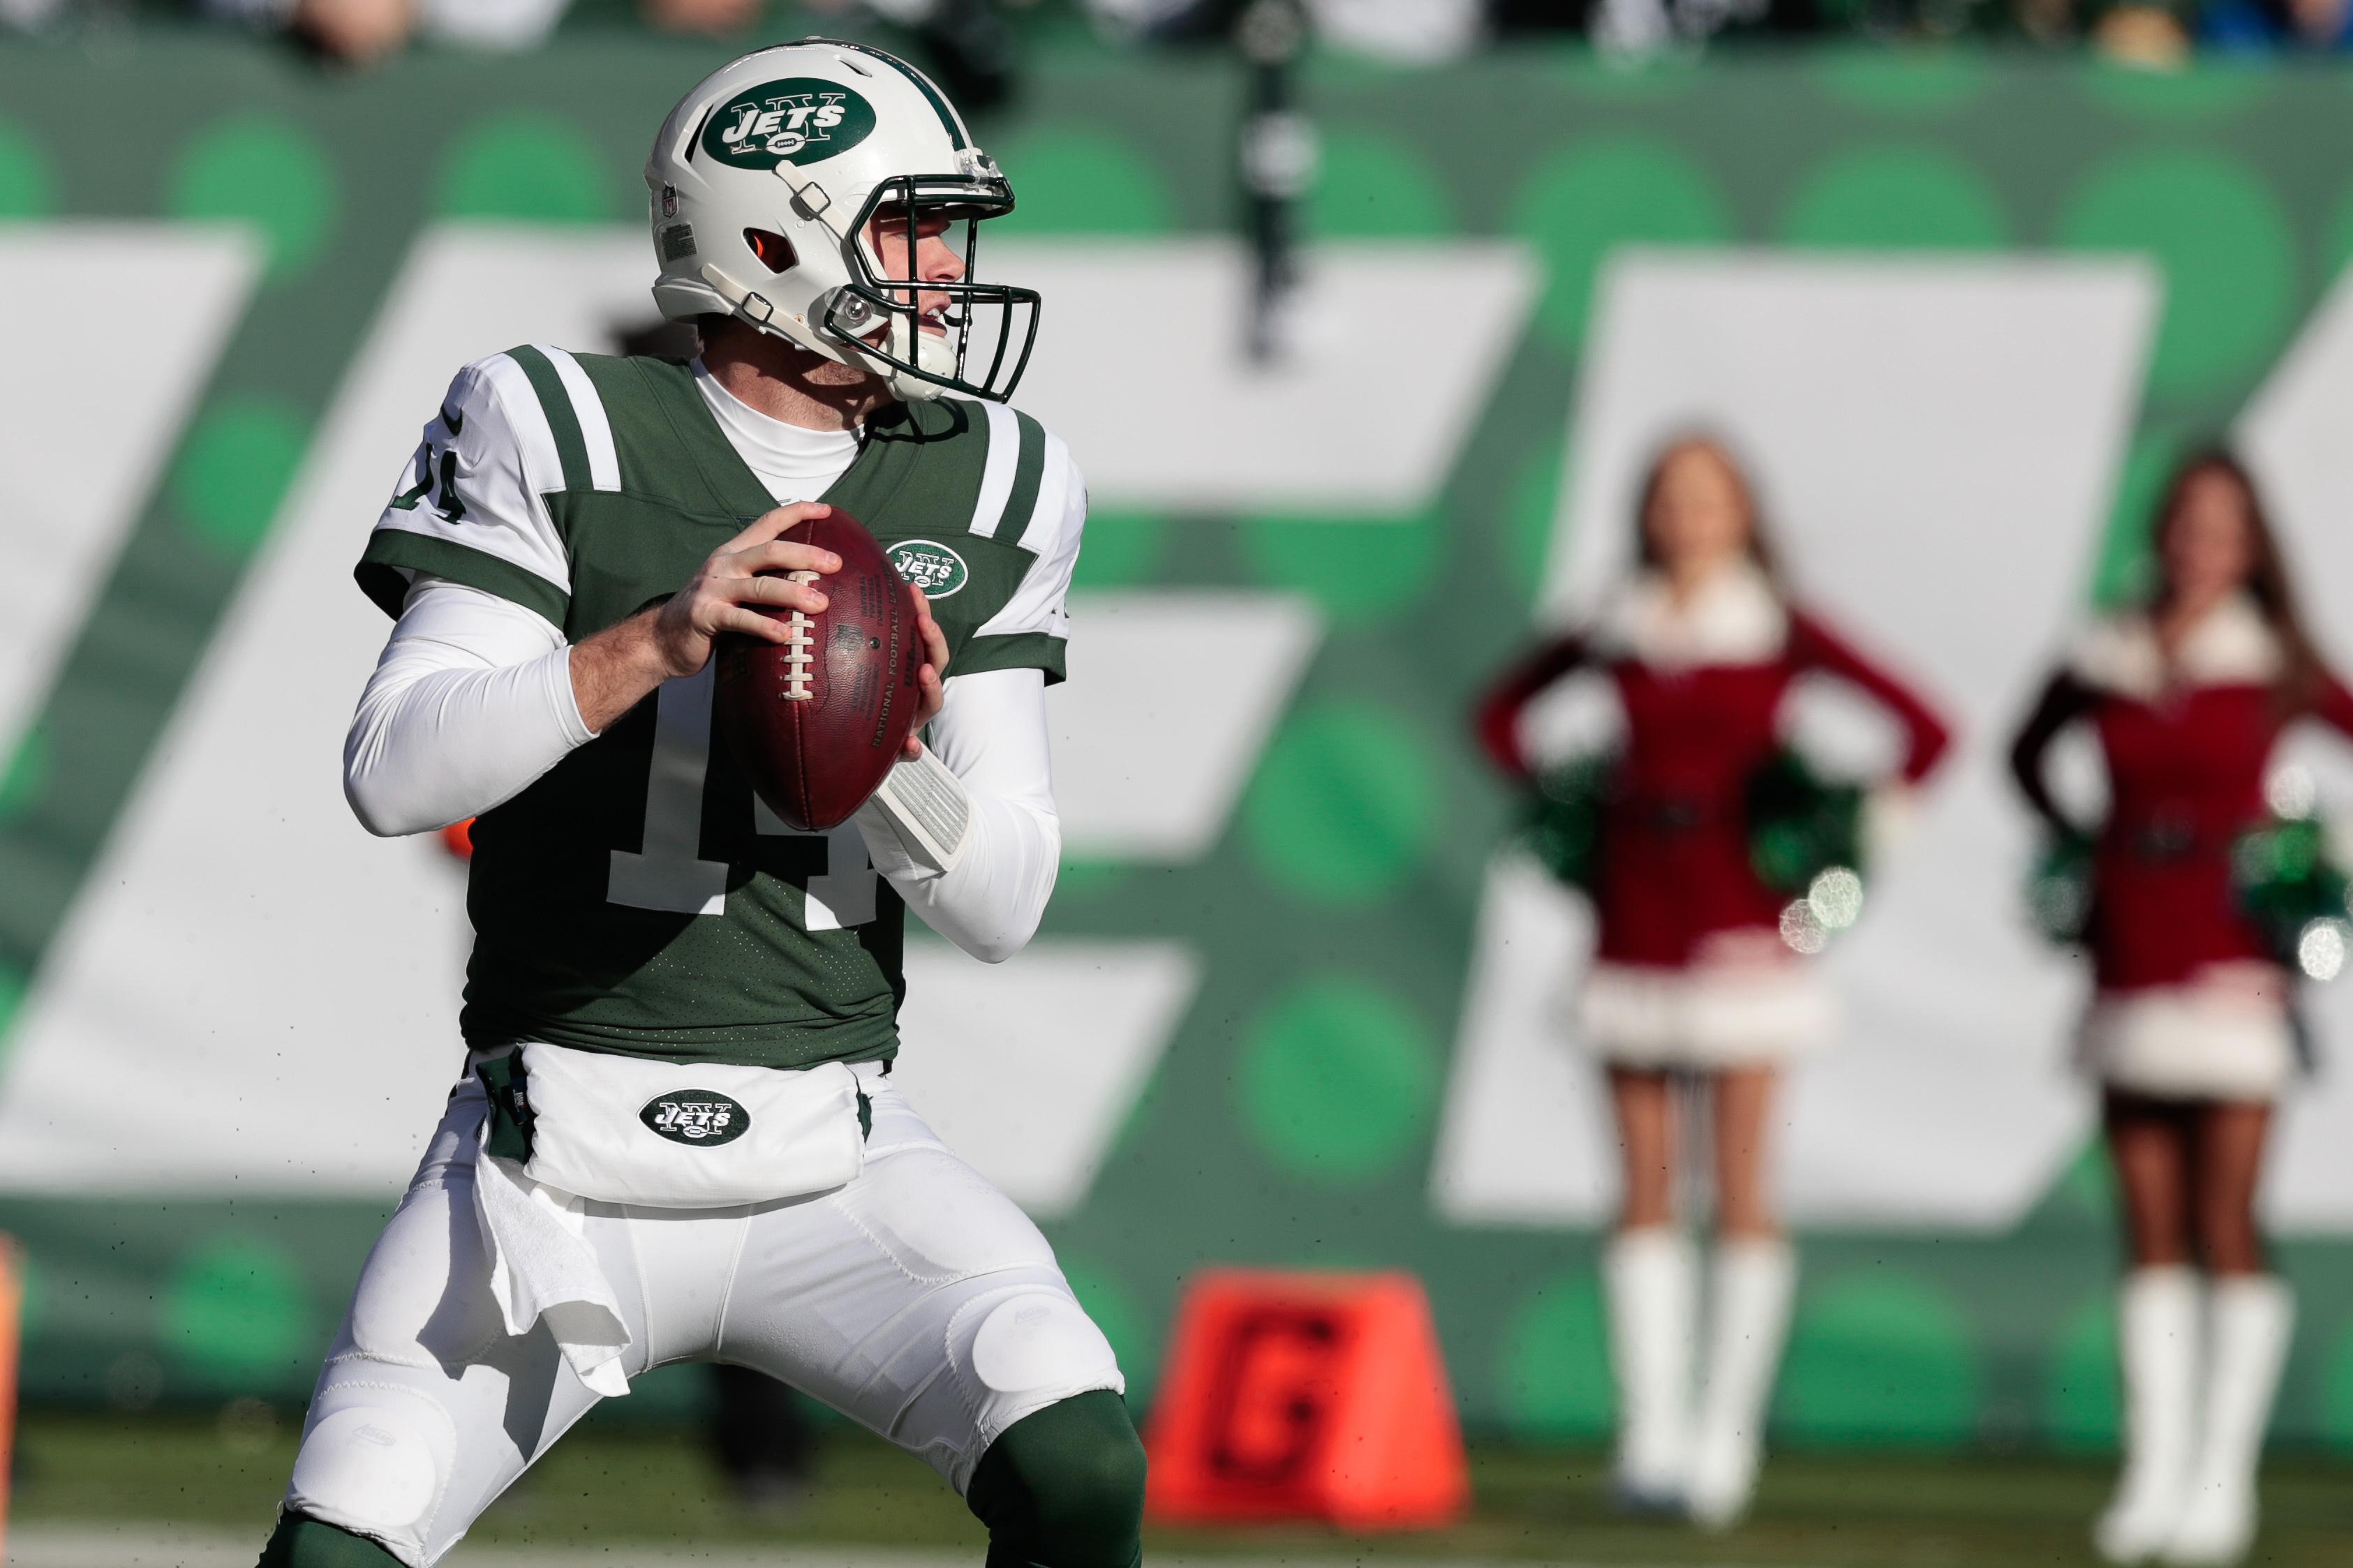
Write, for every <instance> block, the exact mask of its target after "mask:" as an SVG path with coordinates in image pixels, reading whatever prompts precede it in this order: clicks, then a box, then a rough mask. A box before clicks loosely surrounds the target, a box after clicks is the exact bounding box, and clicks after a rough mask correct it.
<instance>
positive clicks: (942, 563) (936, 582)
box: [889, 539, 972, 599]
mask: <svg viewBox="0 0 2353 1568" xmlns="http://www.w3.org/2000/svg"><path fill="white" fill-rule="evenodd" d="M889 553H890V556H891V564H892V565H893V566H896V567H897V568H898V569H899V575H900V576H902V577H904V578H905V579H906V580H907V581H908V582H909V583H911V584H913V585H914V586H916V587H917V588H920V589H922V590H923V597H924V598H926V599H944V598H946V597H947V596H948V595H950V594H953V593H955V591H956V590H957V589H958V588H961V587H963V586H964V585H965V583H966V582H968V581H969V580H970V579H971V577H972V569H971V568H970V567H968V566H966V565H965V563H964V557H963V556H961V555H958V554H957V553H956V552H955V551H953V550H950V549H949V548H948V547H947V546H946V545H944V544H941V543H938V542H935V541H933V540H929V539H910V540H906V541H904V542H901V543H898V544H894V545H892V546H891V549H890V552H889Z"/></svg>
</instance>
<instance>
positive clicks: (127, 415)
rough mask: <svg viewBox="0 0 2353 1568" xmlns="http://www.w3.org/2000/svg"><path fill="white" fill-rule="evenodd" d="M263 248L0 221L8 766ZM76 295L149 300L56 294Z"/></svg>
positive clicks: (220, 239) (224, 239)
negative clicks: (91, 306) (72, 304)
mask: <svg viewBox="0 0 2353 1568" xmlns="http://www.w3.org/2000/svg"><path fill="white" fill-rule="evenodd" d="M261 259H262V258H261V251H260V248H259V247H258V246H257V245H256V244H255V243H254V240H253V238H252V237H251V236H250V235H249V234H248V232H247V231H245V230H244V229H241V228H229V227H219V226H210V225H206V226H196V225H190V224H179V223H169V224H163V223H137V224H134V223H94V222H76V223H45V224H6V225H0V342H5V343H6V344H7V345H8V352H7V353H6V354H5V355H0V768H5V766H6V765H7V761H8V758H9V756H10V755H11V754H12V753H13V752H15V751H16V742H17V741H18V739H19V738H20V737H21V736H22V735H23V733H24V729H25V726H26V724H27V723H29V722H31V721H32V718H33V714H34V712H35V710H37V708H38V706H39V704H40V701H41V700H42V698H43V697H45V696H46V695H47V692H48V689H49V683H50V681H51V680H53V679H55V678H56V676H57V672H58V662H59V661H60V660H61V659H62V658H64V656H65V651H66V647H67V646H68V645H69V643H70V642H71V640H72V639H73V637H75V636H76V635H77V634H78V633H79V631H80V630H81V627H82V623H83V622H84V621H85V620H86V619H88V618H89V615H90V603H91V599H92V596H93V595H95V594H96V593H97V591H98V586H99V584H100V582H101V581H103V580H104V578H105V576H106V574H107V572H108V570H109V569H110V568H111V567H112V565H113V564H114V559H115V556H116V554H117V553H118V552H120V551H121V545H122V542H123V540H124V538H125V537H127V536H128V535H129V533H130V531H131V529H132V525H133V524H134V523H136V522H137V521H138V519H139V514H140V511H141V510H142V506H143V504H144V503H145V501H146V500H147V499H148V497H149V496H150V495H151V494H153V491H154V489H155V484H156V481H157V479H159V478H160V477H161V474H162V471H163V466H164V459H165V458H168V457H169V456H170V455H171V452H172V448H173V447H174V444H175V443H176V442H177V441H178V439H179V437H180V434H181V432H182V430H183V429H184V428H185V426H186V424H187V421H188V416H189V415H190V414H191V413H192V412H193V409H194V405H195V399H196V395H197V394H198V393H199V392H200V391H202V390H203V388H204V385H205V382H206V377H208V376H209V375H210V374H212V369H213V364H214V362H215V361H216V359H218V358H219V356H220V351H221V346H222V344H224V343H225V342H227V339H228V335H229V332H230V330H231V329H232V328H234V327H235V326H236V324H237V318H238V317H239V316H240V315H242V314H243V313H244V310H245V302H246V300H247V299H248V297H249V296H250V295H251V293H252V291H253V285H254V281H255V279H257V278H258V277H259V275H260V269H261ZM73 298H81V299H90V300H138V301H139V309H137V310H60V309H58V303H57V302H58V300H63V299H73ZM132 364H135V365H136V366H137V367H138V369H137V373H136V374H124V370H123V367H124V366H126V365H132Z"/></svg>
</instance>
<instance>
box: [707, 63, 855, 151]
mask: <svg viewBox="0 0 2353 1568" xmlns="http://www.w3.org/2000/svg"><path fill="white" fill-rule="evenodd" d="M873 129H874V107H873V105H871V104H870V103H868V102H867V101H866V100H864V99H862V98H860V97H859V96H858V94H856V93H854V92H852V91H850V90H849V89H848V88H846V87H843V86H842V85H841V84H840V83H839V82H831V81H823V80H819V79H817V78H814V77H788V78H786V79H784V80H783V81H771V82H763V83H761V84H760V85H759V86H758V87H755V88H753V89H749V90H748V91H745V92H742V93H739V94H737V95H736V96H735V97H733V98H732V99H729V100H727V102H726V104H725V105H724V106H723V108H721V109H720V110H718V111H717V112H716V113H714V114H712V117H711V119H710V120H709V121H707V122H705V124H704V126H703V130H702V150H703V151H704V152H705V153H710V154H711V155H712V157H714V158H716V159H718V160H719V161H720V162H721V163H731V164H733V165H734V166H735V167H736V168H739V169H773V168H775V167H776V165H777V164H779V163H816V162H817V161H818V159H820V158H830V157H832V156H833V155H834V154H836V153H847V152H849V150H850V149H851V148H852V147H855V146H857V145H858V144H859V143H860V142H863V141H865V140H866V138H867V136H868V135H869V134H870V133H871V132H872V131H873Z"/></svg>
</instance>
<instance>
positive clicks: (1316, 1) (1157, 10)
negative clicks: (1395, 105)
mask: <svg viewBox="0 0 2353 1568" xmlns="http://www.w3.org/2000/svg"><path fill="white" fill-rule="evenodd" d="M1555 4H1556V5H1558V6H1559V8H1560V9H1562V10H1564V11H1573V9H1574V7H1573V6H1570V5H1565V4H1562V3H1561V0H1555ZM1085 5H1086V9H1087V12H1088V14H1089V15H1090V16H1092V17H1093V18H1094V20H1095V23H1096V25H1097V26H1100V27H1102V28H1103V30H1104V31H1105V32H1107V33H1109V34H1110V35H1112V36H1113V37H1124V38H1154V39H1168V40H1180V39H1181V40H1190V39H1204V38H1216V39H1222V38H1226V37H1231V36H1232V34H1233V30H1234V25H1235V23H1236V21H1237V20H1238V19H1239V17H1240V14H1241V12H1242V11H1243V10H1245V9H1247V6H1246V5H1244V4H1242V3H1241V0H1085ZM1305 6H1306V10H1307V14H1308V18H1309V20H1310V22H1311V24H1312V25H1313V26H1314V29H1315V34H1316V37H1318V38H1320V39H1321V40H1323V41H1324V43H1327V44H1331V45H1335V46H1336V47H1340V48H1344V49H1351V50H1355V51H1356V52H1357V53H1359V54H1366V55H1371V56H1374V57H1376V58H1382V59H1388V60H1395V61H1398V62H1400V63H1405V64H1428V63H1432V62H1435V61H1439V60H1444V59H1452V58H1456V57H1458V56H1461V55H1463V54H1467V53H1468V52H1470V50H1471V49H1472V47H1473V46H1475V45H1476V44H1478V43H1479V42H1480V40H1481V38H1482V36H1483V34H1484V32H1485V16H1484V12H1485V5H1484V4H1483V0H1305Z"/></svg>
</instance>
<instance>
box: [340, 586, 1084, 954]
mask: <svg viewBox="0 0 2353 1568" xmlns="http://www.w3.org/2000/svg"><path fill="white" fill-rule="evenodd" d="M570 661H571V649H570V648H569V647H566V646H565V642H564V637H563V634H562V633H560V632H558V631H557V630H556V629H555V627H554V626H551V625H549V624H548V623H547V622H546V621H544V620H543V619H541V618H540V617H539V616H537V615H535V614H533V612H531V611H529V610H526V609H524V608H522V606H521V605H514V604H512V603H510V602H508V601H507V600H504V599H501V598H499V597H498V596H497V595H491V594H486V593H483V592H481V591H480V590H478V589H474V588H469V587H466V586H464V585H463V584H457V583H450V582H446V581H443V580H441V579H438V578H434V577H419V578H418V579H417V583H416V585H415V586H414V587H412V588H411V589H410V590H409V595H408V599H407V603H406V605H405V606H404V608H403V610H402V612H401V616H400V619H399V621H398V622H396V624H395V625H394V626H393V632H392V638H391V640H390V641H389V642H387V643H386V644H385V650H384V654H383V657H382V658H380V659H379V660H378V661H377V663H376V668H375V675H374V677H373V678H371V679H369V681H368V684H367V689H366V691H365V692H364V693H363V694H362V696H361V698H360V705H359V710H358V712H357V713H355V714H354V715H353V719H352V727H351V731H350V732H349V733H348V735H346V737H345V738H344V742H343V793H344V795H346V797H347V798H348V799H349V800H350V801H351V805H352V810H353V812H354V813H355V814H356V815H357V816H358V817H359V819H360V821H361V823H362V824H364V826H366V827H367V829H368V831H370V832H372V833H377V834H383V835H395V834H405V833H423V832H427V831H430V830H431V829H433V828H437V827H440V826H445V825H446V824H448V823H452V822H459V821H463V820H464V819H465V818H467V817H469V816H477V815H479V814H480V813H481V812H484V811H488V810H489V809H490V808H491V807H492V806H494V805H499V804H501V802H503V801H506V800H509V799H512V797H513V796H515V795H519V794H521V793H522V791H523V790H524V789H525V788H527V787H528V786H529V785H530V784H532V782H533V780H535V779H537V778H538V777H539V776H540V775H541V774H542V773H545V772H547V770H548V769H550V768H552V767H554V765H555V764H556V763H559V762H561V761H563V760H564V758H565V755H566V754H568V753H569V752H571V751H572V750H573V749H574V748H575V747H577V746H581V745H585V744H586V743H587V742H588V741H590V740H591V739H593V738H594V736H593V735H592V733H591V732H590V731H589V729H588V727H587V725H586V723H585V722H584V721H582V720H581V717H580V710H579V706H578V703H577V702H576V700H575V698H574V695H573V689H572V676H571V662H570ZM1045 689H1046V687H1045V677H1044V675H1043V674H1042V673H1041V672H1039V671H1038V670H1035V669H1001V670H984V671H981V672H979V673H977V674H974V675H967V676H952V678H951V679H949V681H948V683H947V689H946V699H945V703H944V706H943V707H942V709H941V710H940V713H939V716H938V717H937V718H935V719H934V720H933V721H932V723H931V728H930V730H929V731H928V742H927V743H928V744H929V746H930V748H931V750H932V752H933V753H934V755H935V756H937V757H938V758H939V760H940V762H941V763H943V764H944V766H945V767H946V768H947V769H948V770H949V771H950V772H952V773H955V775H956V777H957V779H958V780H959V781H960V782H961V783H962V784H963V785H964V788H965V795H966V796H967V797H968V800H969V802H970V805H971V808H972V822H971V826H970V827H969V828H968V829H967V832H968V835H969V837H968V839H967V842H966V844H965V849H964V853H963V854H962V855H961V856H960V857H959V858H957V860H956V862H955V865H954V866H952V867H950V868H948V869H947V870H945V871H938V870H934V869H933V868H931V867H929V866H927V865H924V864H922V863H921V862H920V861H918V860H917V859H916V858H915V857H914V856H913V854H911V853H910V852H909V850H908V848H907V847H906V846H905V845H904V844H903V843H902V841H901V839H900V837H899V835H898V833H897V831H896V829H894V828H893V827H892V826H891V823H890V821H889V819H888V817H887V816H885V815H884V814H883V813H882V812H881V809H880V808H879V807H877V806H874V805H869V806H867V807H866V808H865V809H863V810H861V811H860V813H859V814H858V816H857V817H856V818H855V820H856V822H857V824H858V828H859V834H860V837H862V838H863V839H865V841H866V845H867V853H868V855H869V857H870V858H871V859H872V860H873V862H874V868H875V869H876V870H877V871H878V872H880V873H881V875H883V876H884V877H886V878H888V879H890V882H891V885H892V887H893V888H895V889H898V892H899V896H900V897H901V898H902V900H905V902H906V904H907V906H908V907H909V908H910V909H912V910H914V911H915V912H916V914H918V915H919V916H921V917H922V918H923V923H924V924H926V925H928V926H930V927H931V928H932V929H933V930H934V931H937V932H939V933H940V934H941V935H942V936H944V937H945V938H947V939H948V940H949V941H950V942H955V944H956V945H957V946H958V947H960V948H962V949H964V950H965V952H969V953H971V954H972V955H973V956H974V957H976V958H979V959H982V960H984V961H986V962H987V963H1000V962H1002V961H1003V960H1005V959H1007V958H1009V957H1011V956H1012V955H1013V954H1014V953H1015V952H1018V951H1019V950H1020V948H1021V947H1022V945H1023V944H1024V943H1026V942H1028V941H1029V937H1030V935H1031V933H1032V932H1034V931H1036V930H1037V929H1038V921H1039V917H1040V916H1041V915H1043V914H1044V912H1045V909H1046V900H1048V898H1050V896H1051V895H1052V893H1053V890H1054V878H1055V872H1056V870H1057V868H1059V866H1060V860H1061V847H1062V829H1061V822H1060V817H1059V816H1057V815H1056V813H1055V810H1054V789H1053V773H1052V767H1051V761H1050V751H1049V747H1048V742H1047V729H1046V700H1045Z"/></svg>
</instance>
